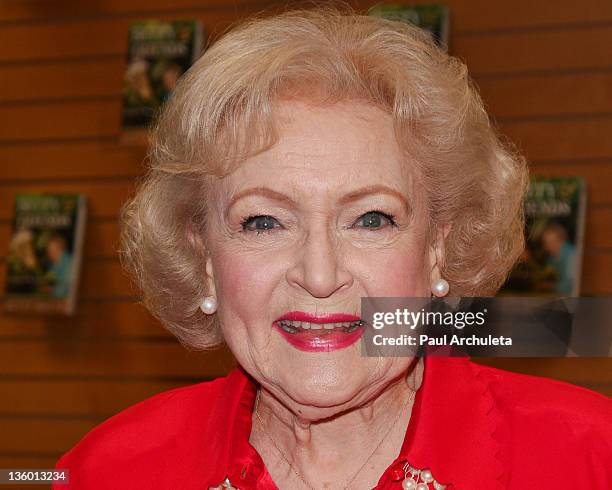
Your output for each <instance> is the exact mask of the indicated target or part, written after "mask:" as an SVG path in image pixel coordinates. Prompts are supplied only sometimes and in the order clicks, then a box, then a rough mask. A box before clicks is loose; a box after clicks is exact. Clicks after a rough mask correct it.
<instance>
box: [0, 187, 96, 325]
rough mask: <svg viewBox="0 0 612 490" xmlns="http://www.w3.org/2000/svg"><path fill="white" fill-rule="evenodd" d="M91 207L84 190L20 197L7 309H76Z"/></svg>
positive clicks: (40, 311) (10, 258) (10, 254)
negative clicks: (86, 223)
mask: <svg viewBox="0 0 612 490" xmlns="http://www.w3.org/2000/svg"><path fill="white" fill-rule="evenodd" d="M86 208H87V204H86V198H85V196H83V195H81V194H50V193H27V194H26V193H23V194H18V195H17V196H16V197H15V211H14V217H13V230H12V236H11V239H10V242H9V249H8V254H7V258H6V266H7V267H6V268H7V271H6V285H5V286H6V287H5V299H4V311H5V312H7V313H33V314H43V315H45V314H59V315H73V314H74V313H75V307H76V299H77V289H78V283H79V275H80V269H81V260H82V255H83V241H84V235H85V221H86V212H87V211H86Z"/></svg>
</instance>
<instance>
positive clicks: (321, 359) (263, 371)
mask: <svg viewBox="0 0 612 490" xmlns="http://www.w3.org/2000/svg"><path fill="white" fill-rule="evenodd" d="M150 157H151V158H150V165H151V167H150V169H149V172H148V175H147V178H146V179H145V180H144V181H143V183H142V184H141V186H140V188H139V190H138V192H137V194H136V195H135V197H134V198H133V199H132V200H131V201H130V202H129V203H128V205H127V206H126V207H125V208H124V213H123V219H124V229H123V244H124V254H125V255H124V258H125V259H126V260H125V263H126V264H127V265H128V267H129V268H130V270H131V272H132V273H133V275H134V277H135V278H136V279H137V281H138V283H139V285H140V287H141V288H142V290H143V296H144V299H145V302H146V304H147V306H148V308H149V309H150V310H151V311H152V312H153V314H154V315H155V316H156V317H157V318H159V319H160V320H161V321H162V322H163V323H164V325H166V326H167V327H168V328H169V329H170V330H171V331H172V332H173V333H174V334H176V336H177V337H178V338H179V340H180V341H181V342H182V343H183V344H185V345H186V346H189V347H192V348H197V349H205V348H210V347H212V346H215V345H218V344H219V343H221V342H222V341H224V342H225V343H226V344H227V345H228V346H229V348H230V349H231V351H232V353H233V354H234V356H235V358H236V360H237V364H238V367H236V368H235V369H234V370H233V371H232V372H231V373H230V374H229V375H228V376H226V377H224V378H220V379H217V380H214V381H211V382H204V383H200V384H196V385H194V386H187V387H183V388H179V389H175V390H171V391H168V392H164V393H161V394H159V395H156V396H153V397H152V398H149V399H148V400H146V401H144V402H142V403H139V404H138V405H136V406H134V407H131V408H128V409H127V410H125V411H123V412H121V413H120V414H118V415H116V416H114V417H112V418H111V419H109V420H108V421H106V422H105V423H103V424H102V425H100V426H99V427H97V428H96V429H94V430H93V431H91V432H90V433H89V434H87V435H86V436H85V437H84V438H83V440H82V441H81V442H80V443H79V444H77V445H76V446H75V447H74V448H73V449H72V450H71V451H69V452H68V453H67V454H66V455H64V456H63V457H62V459H61V460H60V461H59V462H58V464H57V467H58V468H67V469H69V470H70V484H69V485H68V487H67V488H74V489H79V490H85V489H110V488H112V489H126V490H127V489H177V490H191V489H193V490H196V489H197V490H204V489H210V488H238V489H241V490H245V489H276V488H280V489H323V488H334V489H338V488H346V489H356V490H363V489H371V488H377V489H400V488H403V489H412V488H414V489H419V490H423V489H427V488H435V489H441V488H458V489H483V490H494V489H504V488H510V489H525V488H528V489H536V488H537V489H544V488H550V489H553V488H600V489H603V488H612V472H611V465H610V456H611V444H612V429H611V423H610V414H611V413H612V411H611V408H612V404H611V403H610V401H609V400H608V399H607V398H606V397H604V396H602V395H599V394H596V393H594V392H591V391H588V390H585V389H582V388H578V387H574V386H571V385H568V384H565V383H561V382H557V381H552V380H547V379H544V378H539V377H532V376H526V375H519V374H514V373H510V372H506V371H502V370H498V369H494V368H489V367H484V366H481V365H478V364H475V363H472V362H471V361H470V360H469V358H467V357H429V356H426V357H366V356H362V354H361V350H360V342H359V340H360V339H361V338H362V336H363V333H364V330H365V329H366V328H368V325H367V324H365V323H364V322H362V321H360V299H361V298H362V297H370V296H371V297H384V296H389V297H430V296H432V295H435V296H444V295H445V294H447V293H449V292H450V294H451V295H452V296H456V297H459V296H485V295H493V294H494V293H495V292H496V291H497V289H498V288H499V287H500V285H501V284H502V282H503V281H504V278H505V277H506V275H507V273H508V271H509V269H510V268H511V266H512V265H513V263H514V262H515V260H516V258H517V257H518V256H519V254H520V253H521V251H522V248H523V238H522V227H523V220H522V213H521V202H522V198H523V195H524V192H525V187H526V181H527V175H526V174H527V171H526V165H525V161H524V159H523V158H522V157H520V156H519V155H518V154H516V152H515V151H514V150H512V149H511V147H509V146H508V145H507V144H505V143H502V141H501V140H500V138H499V136H498V135H497V134H496V133H495V131H494V129H493V128H492V127H491V124H490V122H489V119H488V117H487V114H486V112H485V110H484V108H483V103H482V101H481V99H480V98H479V95H478V93H477V90H476V88H475V86H474V84H473V83H472V82H471V81H470V78H469V77H468V74H467V70H466V67H465V65H464V64H463V63H462V62H460V61H459V60H458V59H456V58H453V57H450V56H448V55H447V54H445V53H444V52H443V51H441V50H440V49H439V48H437V47H436V45H435V44H434V43H433V42H432V41H431V40H430V38H429V37H428V35H427V34H426V33H424V32H422V31H420V30H418V29H417V28H415V27H411V26H409V25H405V24H402V23H399V22H392V21H386V20H383V19H379V18H373V17H368V16H361V15H356V14H354V13H350V12H339V11H336V10H330V9H313V10H297V11H289V12H286V13H284V14H281V15H277V16H275V17H270V18H262V19H257V20H250V21H247V22H245V23H243V24H241V25H240V26H239V27H237V28H234V29H233V30H232V31H231V32H229V33H228V34H226V35H225V36H224V37H223V38H221V39H220V40H219V41H218V42H217V43H216V44H214V45H213V46H212V47H211V48H210V49H209V50H208V51H207V52H206V53H205V54H204V56H203V57H202V58H201V59H200V60H199V61H198V62H197V63H196V64H195V65H194V66H193V68H192V69H191V70H190V71H189V72H188V73H187V74H186V75H185V76H184V77H183V78H182V79H181V81H180V82H179V84H178V86H177V88H176V91H175V92H174V94H173V96H172V97H171V99H170V101H169V103H168V104H167V106H166V107H165V110H164V111H163V113H162V114H161V116H160V118H159V120H158V124H157V126H156V129H155V131H154V134H153V146H152V151H151V154H150ZM160 362H161V363H163V362H164V360H163V359H160ZM56 488H57V489H60V488H66V487H65V486H60V485H57V486H56Z"/></svg>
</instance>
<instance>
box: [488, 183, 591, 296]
mask: <svg viewBox="0 0 612 490" xmlns="http://www.w3.org/2000/svg"><path fill="white" fill-rule="evenodd" d="M585 212H586V184H585V181H584V179H583V178H581V177H533V178H532V180H531V183H530V187H529V192H528V195H527V197H526V199H525V238H526V246H525V251H524V253H523V256H522V257H521V260H520V261H519V262H518V263H517V264H516V266H515V268H514V269H513V270H512V272H511V273H510V275H509V277H508V279H507V281H506V283H505V284H504V285H503V287H502V290H501V291H500V294H501V295H509V294H515V295H529V296H555V297H563V296H569V297H577V296H579V294H580V277H581V272H582V255H583V242H584V228H585Z"/></svg>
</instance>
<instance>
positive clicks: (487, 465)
mask: <svg viewBox="0 0 612 490" xmlns="http://www.w3.org/2000/svg"><path fill="white" fill-rule="evenodd" d="M256 391H257V384H256V382H255V381H254V380H253V379H252V378H251V377H250V376H249V375H248V374H247V373H246V372H245V371H244V370H243V369H242V368H241V367H236V368H235V369H234V370H233V371H232V372H231V373H230V374H229V375H228V377H227V380H226V383H225V385H224V388H223V391H222V394H221V396H220V398H219V399H218V403H216V404H215V408H214V411H213V414H212V416H211V417H210V418H209V423H208V424H207V426H208V428H209V431H210V432H209V433H208V434H207V436H208V437H205V438H204V439H205V440H207V441H208V443H209V444H214V448H211V447H210V445H208V447H207V451H206V453H207V454H208V455H211V453H212V458H208V459H209V460H208V461H206V462H205V463H204V464H205V465H206V467H208V468H211V467H212V468H213V469H214V470H213V473H214V476H213V482H212V483H211V485H212V484H213V483H214V484H215V485H218V484H219V483H220V482H222V481H223V480H224V479H225V478H226V477H228V478H229V480H230V481H231V482H234V484H235V485H236V486H237V487H238V488H247V489H248V488H276V487H275V486H274V484H273V482H272V480H271V478H270V476H269V474H268V472H267V471H266V470H265V466H264V463H263V460H262V459H261V456H260V455H259V453H258V452H257V451H256V450H255V448H254V447H253V446H252V445H251V444H250V443H249V437H250V433H251V423H252V422H251V421H252V413H253V407H254V402H255V396H256ZM500 422H501V420H500V413H499V411H498V410H497V408H496V406H495V401H494V398H493V397H492V395H491V392H490V389H489V386H488V382H487V380H486V379H485V378H484V377H483V376H482V370H479V369H478V367H477V366H476V365H474V364H473V363H472V362H470V360H469V358H468V357H438V356H431V355H430V356H425V358H424V371H423V382H422V384H421V387H420V388H419V389H418V391H417V393H416V396H415V399H414V404H413V408H412V415H411V418H410V422H409V424H408V428H407V430H406V435H405V438H404V442H403V445H402V447H401V450H400V454H399V455H398V457H397V458H396V460H395V461H394V462H393V463H392V464H391V466H390V467H389V469H388V470H387V471H386V472H385V473H384V474H383V475H382V477H381V479H380V481H379V484H378V486H377V487H376V488H388V487H389V485H390V483H391V481H392V480H393V479H394V478H395V481H397V479H398V477H399V476H398V475H399V473H398V471H399V470H400V469H401V468H402V467H403V466H404V463H405V462H406V461H407V462H409V463H410V465H411V466H413V467H416V468H420V469H422V468H429V469H430V470H431V472H432V474H433V476H434V477H435V478H436V480H437V481H439V482H441V483H452V487H451V488H456V489H466V488H487V489H488V490H501V489H503V488H504V483H503V478H504V476H505V475H504V472H503V464H502V459H503V454H502V444H501V443H500V440H499V439H500V437H501V435H500V434H501V432H500V431H501V430H502V429H501V425H502V424H501V423H500ZM223 428H228V429H229V431H228V432H227V433H225V435H224V437H220V434H221V432H220V431H222V430H223ZM210 449H214V451H210ZM209 465H210V466H209ZM262 475H263V476H262ZM260 477H261V478H263V479H264V480H265V481H261V480H260ZM215 482H216V483H215ZM241 484H242V487H241V486H240V485H241ZM205 488H206V487H205ZM390 488H401V486H399V485H397V484H396V485H393V486H390Z"/></svg>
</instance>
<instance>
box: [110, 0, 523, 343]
mask: <svg viewBox="0 0 612 490" xmlns="http://www.w3.org/2000/svg"><path fill="white" fill-rule="evenodd" d="M289 96H292V97H301V98H308V99H309V100H313V101H315V100H316V101H317V102H319V103H333V102H335V101H340V100H358V101H365V102H367V103H369V104H373V105H376V106H377V107H381V108H383V109H384V110H385V111H387V112H388V113H389V114H391V116H392V117H393V121H394V127H395V134H396V138H397V141H398V144H399V145H400V148H402V150H403V151H404V152H405V155H406V157H407V161H408V157H409V158H410V161H411V165H413V166H414V168H411V171H413V172H415V173H416V174H417V175H418V176H419V183H420V185H421V186H422V188H423V190H424V194H425V196H426V207H427V210H428V212H429V216H430V225H429V226H430V230H434V229H436V228H437V227H438V226H441V225H443V224H446V223H451V224H452V227H451V230H450V233H449V235H448V237H447V240H446V244H445V249H446V252H445V260H444V261H443V263H442V264H441V274H442V276H443V277H444V278H446V279H447V280H448V282H449V283H450V286H451V292H452V294H453V295H457V296H486V295H491V294H494V293H495V292H496V291H497V290H498V289H499V287H500V286H501V284H502V283H503V281H504V280H505V278H506V276H507V274H508V272H509V270H510V269H511V267H512V266H513V264H514V263H515V261H516V259H517V258H518V257H519V255H520V254H521V252H522V250H523V248H524V238H523V226H524V217H523V212H522V201H523V196H524V194H525V192H526V187H527V167H526V163H525V160H524V158H523V157H522V156H520V155H519V154H518V152H517V151H516V150H515V149H514V148H513V147H512V146H511V144H510V143H509V142H507V141H504V140H503V139H502V137H501V136H500V135H499V134H498V133H497V131H496V130H495V128H494V127H493V126H492V125H491V123H490V121H489V118H488V116H487V113H486V111H485V109H484V106H483V102H482V100H481V98H480V96H479V94H478V90H477V88H476V87H475V84H474V83H473V82H472V80H471V79H470V77H469V75H468V72H467V68H466V66H465V64H464V63H462V62H461V61H460V60H459V59H457V58H455V57H452V56H449V55H448V54H446V53H445V52H444V51H443V50H442V49H440V48H439V47H437V46H436V45H435V43H434V42H433V40H432V39H431V38H430V37H429V34H428V33H426V32H425V31H422V30H420V29H418V28H416V27H413V26H411V25H408V24H405V23H401V22H397V21H389V20H384V19H381V18H377V17H370V16H365V15H357V14H356V13H354V12H352V11H350V10H349V9H339V8H337V7H328V8H320V7H319V8H313V9H306V10H291V11H288V12H284V13H282V14H279V15H275V16H272V17H262V18H252V19H248V20H246V21H244V22H242V23H241V24H239V25H238V26H236V27H235V28H233V29H232V30H231V31H230V32H229V33H226V34H225V35H224V36H223V37H222V38H221V39H219V40H218V41H217V42H216V43H215V44H213V45H212V46H211V47H210V48H209V49H208V50H207V51H206V52H205V54H204V55H203V56H202V57H201V58H200V59H199V60H198V61H197V62H196V63H195V64H194V66H193V67H192V68H191V69H190V70H189V71H188V72H187V73H186V74H185V75H184V76H183V77H182V78H181V79H180V81H179V83H178V85H177V87H176V89H175V91H174V93H173V94H172V96H171V98H170V100H169V102H168V103H167V105H166V106H165V108H164V110H163V111H162V113H161V115H160V117H159V118H158V121H157V124H156V126H155V128H154V130H153V134H152V146H151V149H150V154H149V169H148V171H147V173H146V175H145V176H144V177H143V179H142V182H141V183H140V186H139V188H138V191H137V193H136V195H135V196H134V197H133V198H132V199H131V200H130V201H129V202H128V203H126V205H125V206H124V208H123V210H122V221H123V228H122V236H121V240H122V250H121V257H122V261H123V263H124V265H125V267H126V268H127V269H128V271H129V272H130V273H131V274H132V276H133V277H134V278H135V280H136V282H137V284H138V286H139V287H140V289H141V290H142V293H143V300H144V303H145V305H146V306H147V307H148V308H149V309H150V311H151V312H152V313H153V314H154V315H155V316H156V317H157V318H158V319H159V320H160V321H161V322H162V323H163V324H164V325H165V326H166V327H167V328H168V329H169V330H170V331H171V332H173V333H174V334H175V335H176V336H177V337H178V339H179V340H180V341H181V342H182V343H183V344H184V345H186V346H189V347H191V348H195V349H204V348H209V347H212V346H215V345H217V344H219V343H220V342H222V337H221V334H220V329H219V325H218V324H217V319H216V315H212V316H206V315H204V314H203V313H202V312H201V311H200V309H199V305H200V303H201V300H202V298H203V297H204V296H206V294H207V291H206V286H205V281H204V270H205V265H204V264H205V259H206V244H205V243H204V241H203V238H202V237H204V236H205V233H204V232H203V230H205V228H206V213H207V206H208V205H209V203H208V202H207V199H206V197H207V195H208V192H209V189H210V186H211V185H213V182H214V179H215V178H218V177H222V176H223V175H227V173H229V172H231V171H232V169H234V168H236V165H239V164H240V163H241V162H242V161H243V160H244V159H245V158H246V157H247V156H249V155H253V154H255V153H257V152H260V151H263V150H265V149H267V148H269V147H270V146H271V145H273V144H274V143H275V141H277V139H278V135H277V131H276V129H275V124H274V110H273V108H274V102H275V101H276V100H278V99H279V98H282V97H289Z"/></svg>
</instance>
